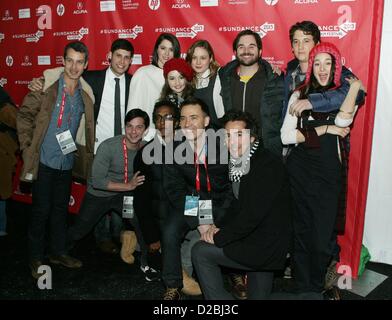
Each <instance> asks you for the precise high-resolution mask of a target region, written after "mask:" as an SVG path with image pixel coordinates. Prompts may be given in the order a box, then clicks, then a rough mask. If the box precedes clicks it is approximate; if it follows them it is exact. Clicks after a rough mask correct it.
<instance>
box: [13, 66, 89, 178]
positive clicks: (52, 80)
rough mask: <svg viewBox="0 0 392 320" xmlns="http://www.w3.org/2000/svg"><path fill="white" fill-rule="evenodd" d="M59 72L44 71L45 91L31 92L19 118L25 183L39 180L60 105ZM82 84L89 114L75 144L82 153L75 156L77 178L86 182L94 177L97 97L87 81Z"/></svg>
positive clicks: (81, 124) (55, 70) (18, 126)
mask: <svg viewBox="0 0 392 320" xmlns="http://www.w3.org/2000/svg"><path fill="white" fill-rule="evenodd" d="M58 71H59V68H56V69H50V70H46V71H45V72H44V78H45V86H44V88H43V90H42V91H40V92H30V93H28V94H27V95H26V97H25V98H24V100H23V103H22V106H21V108H20V109H19V112H18V115H17V130H18V137H19V142H20V149H21V151H22V152H23V153H22V156H23V162H24V165H23V168H22V171H21V175H20V179H21V180H23V181H28V182H32V181H33V180H35V179H37V173H38V165H39V159H40V150H41V145H42V142H43V140H44V137H45V134H46V131H47V129H48V126H49V122H50V119H51V116H52V112H53V108H54V105H55V103H56V97H57V90H58V85H59V80H58V79H59V72H58ZM80 82H81V84H82V99H83V103H84V110H85V113H84V114H83V115H82V118H81V120H80V124H79V129H78V132H77V134H76V141H75V143H76V146H77V148H78V150H77V152H76V155H75V163H74V167H73V175H74V177H75V178H78V179H83V180H85V179H87V177H88V175H89V174H90V171H91V165H92V161H93V156H94V140H95V132H94V95H93V91H92V89H91V87H90V86H89V85H88V84H87V82H86V81H84V80H83V78H81V79H80Z"/></svg>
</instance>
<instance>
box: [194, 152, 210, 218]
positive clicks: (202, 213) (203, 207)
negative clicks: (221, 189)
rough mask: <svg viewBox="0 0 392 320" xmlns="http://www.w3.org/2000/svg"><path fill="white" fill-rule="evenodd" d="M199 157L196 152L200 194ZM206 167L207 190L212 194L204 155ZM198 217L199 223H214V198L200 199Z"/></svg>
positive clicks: (197, 185) (197, 180)
mask: <svg viewBox="0 0 392 320" xmlns="http://www.w3.org/2000/svg"><path fill="white" fill-rule="evenodd" d="M197 160H198V157H197V155H196V153H195V166H196V191H197V192H198V193H199V194H200V189H201V187H200V164H199V163H198V162H197ZM204 168H205V171H206V180H207V191H208V194H209V195H211V182H210V177H209V175H208V169H207V157H206V156H205V155H204ZM198 218H199V225H203V224H213V223H214V219H213V215H212V200H200V199H199V200H198Z"/></svg>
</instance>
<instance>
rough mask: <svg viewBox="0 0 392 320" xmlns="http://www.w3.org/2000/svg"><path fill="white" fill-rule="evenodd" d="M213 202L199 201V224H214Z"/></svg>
mask: <svg viewBox="0 0 392 320" xmlns="http://www.w3.org/2000/svg"><path fill="white" fill-rule="evenodd" d="M213 223H214V219H213V216H212V201H211V200H199V224H200V225H202V224H213Z"/></svg>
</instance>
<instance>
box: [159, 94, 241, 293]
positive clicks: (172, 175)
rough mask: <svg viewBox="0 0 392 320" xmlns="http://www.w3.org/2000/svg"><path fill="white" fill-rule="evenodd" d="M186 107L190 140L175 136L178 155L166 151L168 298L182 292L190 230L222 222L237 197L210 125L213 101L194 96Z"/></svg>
mask: <svg viewBox="0 0 392 320" xmlns="http://www.w3.org/2000/svg"><path fill="white" fill-rule="evenodd" d="M180 112H181V116H180V126H181V129H182V131H181V133H182V134H183V135H184V136H185V140H184V141H182V140H180V141H179V139H178V137H176V138H175V141H174V146H172V148H173V150H174V152H173V154H174V158H173V159H168V158H167V157H166V159H165V160H166V163H165V167H164V171H163V186H164V190H165V191H166V194H167V196H168V198H169V202H170V211H169V214H168V216H167V218H166V221H165V225H164V228H163V230H162V255H163V257H162V279H163V281H164V283H165V285H166V287H167V290H166V293H165V295H164V299H165V300H178V299H179V298H180V292H179V290H180V289H181V287H182V283H183V281H182V274H181V251H180V246H181V242H182V240H183V237H184V235H185V234H186V233H187V232H188V231H189V230H194V229H197V230H198V231H199V232H200V234H204V233H205V232H206V231H207V230H208V229H209V228H210V227H211V226H212V224H213V223H215V225H218V226H219V225H220V223H221V221H222V220H223V219H224V216H225V212H226V208H228V207H229V205H230V203H231V200H232V198H233V197H232V191H231V187H230V182H229V179H228V167H227V156H228V155H227V150H226V149H225V148H222V146H223V143H219V142H220V141H219V138H217V136H216V134H215V132H214V131H213V130H211V131H210V130H207V131H206V128H207V127H208V125H209V122H210V118H209V116H208V106H207V105H206V104H205V103H204V102H203V101H202V100H200V99H196V98H190V99H188V100H186V101H184V102H183V103H182V105H181V106H180ZM221 142H223V141H221ZM167 148H169V146H168V147H167ZM170 160H171V164H170Z"/></svg>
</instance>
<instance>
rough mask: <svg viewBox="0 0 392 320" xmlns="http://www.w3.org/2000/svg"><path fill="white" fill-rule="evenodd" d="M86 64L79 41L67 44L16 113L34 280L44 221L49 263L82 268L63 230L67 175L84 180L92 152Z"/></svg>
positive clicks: (91, 106)
mask: <svg viewBox="0 0 392 320" xmlns="http://www.w3.org/2000/svg"><path fill="white" fill-rule="evenodd" d="M87 64H88V49H87V47H86V46H85V45H84V44H83V43H82V42H80V41H74V42H70V43H68V44H67V45H66V47H65V48H64V57H63V65H64V73H63V74H62V75H61V76H60V78H59V79H58V78H56V79H54V78H53V77H51V74H50V72H45V73H44V77H45V87H44V90H43V92H30V93H29V94H27V96H26V97H25V99H24V101H23V103H22V106H21V108H20V110H19V113H18V116H17V129H18V137H19V142H20V148H21V151H22V156H23V161H24V166H23V169H22V172H21V177H20V178H21V180H23V181H29V182H32V183H33V185H32V197H33V207H32V213H31V219H30V225H29V251H30V252H29V258H30V268H31V271H32V275H33V277H35V278H38V277H39V275H40V274H39V273H38V268H39V267H40V266H41V265H42V264H43V259H44V250H45V228H46V222H47V220H49V223H50V235H49V239H50V243H49V254H50V255H49V261H50V262H51V263H54V264H61V265H63V266H65V267H68V268H80V267H81V266H82V263H81V262H80V261H79V260H76V259H74V258H72V257H70V256H68V255H67V254H66V230H67V208H68V202H69V197H70V192H71V181H72V173H73V174H74V176H76V177H78V178H84V179H85V178H86V177H87V175H88V173H89V171H90V170H89V169H90V167H91V162H92V158H93V153H94V129H93V128H94V95H93V92H92V90H91V88H90V86H89V85H88V84H87V83H86V82H85V81H84V80H83V79H82V78H81V75H82V73H83V71H84V70H85V69H86V68H87ZM72 170H73V171H74V172H72Z"/></svg>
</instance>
